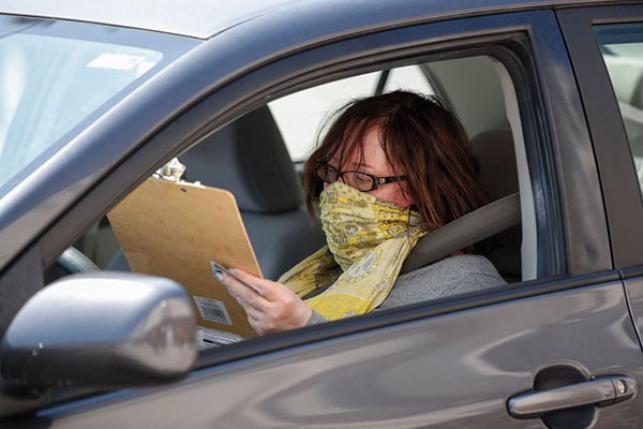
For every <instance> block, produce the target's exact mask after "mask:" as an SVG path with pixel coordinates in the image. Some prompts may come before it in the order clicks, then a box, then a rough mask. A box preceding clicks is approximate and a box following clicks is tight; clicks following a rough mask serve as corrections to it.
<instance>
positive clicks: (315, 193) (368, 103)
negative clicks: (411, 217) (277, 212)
mask: <svg viewBox="0 0 643 429" xmlns="http://www.w3.org/2000/svg"><path fill="white" fill-rule="evenodd" d="M333 118H335V119H334V120H333ZM330 119H331V121H329V122H328V123H330V126H327V127H326V128H327V131H326V132H325V133H324V137H323V139H321V143H320V144H319V145H318V147H317V148H316V149H315V151H314V152H313V153H312V155H311V156H310V158H309V159H308V161H307V162H306V165H305V166H304V188H305V194H306V205H307V207H308V210H309V212H310V213H313V208H314V206H315V202H316V201H318V199H319V194H320V192H321V191H322V189H323V182H322V181H321V180H320V179H319V178H318V177H317V169H318V167H319V166H320V165H322V164H324V163H326V162H328V161H329V160H330V159H331V158H334V157H335V156H336V155H337V156H338V158H337V159H338V160H339V165H340V166H341V165H343V163H344V159H346V157H347V156H349V155H350V154H352V153H353V151H354V150H356V149H357V150H359V155H360V156H359V159H360V160H361V161H360V162H362V161H363V147H364V135H365V134H366V132H367V131H369V130H370V129H371V128H372V127H378V128H379V130H380V133H381V136H380V137H381V142H382V146H383V149H384V153H385V154H386V158H387V161H388V162H389V164H390V165H391V167H393V170H394V171H395V172H396V173H397V174H400V175H405V176H407V177H408V179H407V180H406V181H403V182H400V185H401V188H402V191H403V192H408V194H409V195H410V196H411V197H412V198H413V199H414V200H415V207H416V209H417V210H418V212H419V213H420V214H421V216H422V218H423V220H424V222H425V223H426V224H427V226H428V228H429V230H433V229H435V228H437V227H439V226H442V225H444V224H446V223H449V222H451V221H452V220H454V219H457V218H459V217H460V216H463V215H465V214H467V213H469V212H470V211H472V210H475V209H476V208H478V207H480V206H482V205H484V204H485V203H486V201H487V197H486V193H485V191H484V190H483V188H482V186H481V184H480V182H479V178H478V176H479V174H478V163H477V161H476V159H475V157H474V155H473V153H472V151H471V148H470V146H469V142H468V139H467V136H466V133H465V131H464V129H463V128H462V125H461V124H460V122H459V121H458V120H457V119H456V118H455V116H454V115H453V114H452V113H451V112H449V111H448V110H447V109H446V108H445V107H444V106H443V104H442V103H441V102H440V101H439V100H438V99H437V98H435V97H425V96H422V95H419V94H415V93H412V92H407V91H395V92H390V93H387V94H383V95H376V96H373V97H368V98H363V99H358V100H354V101H351V102H350V103H348V104H347V105H345V106H344V107H342V108H341V109H339V110H338V111H337V112H336V113H335V114H334V115H333V116H332V117H331V118H330ZM320 134H321V133H320Z"/></svg>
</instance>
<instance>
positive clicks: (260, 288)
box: [232, 268, 290, 301]
mask: <svg viewBox="0 0 643 429" xmlns="http://www.w3.org/2000/svg"><path fill="white" fill-rule="evenodd" d="M232 272H233V274H234V275H235V276H237V277H239V279H240V280H241V281H243V282H245V283H248V284H249V285H250V286H252V287H253V288H255V289H256V290H257V292H258V293H259V294H261V296H263V297H264V298H265V299H267V300H268V301H275V300H276V299H279V297H281V296H282V294H283V293H284V292H286V291H288V292H289V291H290V289H288V288H287V287H286V286H284V285H282V284H281V283H277V282H273V281H271V280H266V279H262V278H259V277H255V276H253V275H252V274H248V273H246V272H245V271H242V270H240V269H237V268H235V269H233V270H232Z"/></svg>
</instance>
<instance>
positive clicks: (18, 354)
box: [0, 272, 197, 388]
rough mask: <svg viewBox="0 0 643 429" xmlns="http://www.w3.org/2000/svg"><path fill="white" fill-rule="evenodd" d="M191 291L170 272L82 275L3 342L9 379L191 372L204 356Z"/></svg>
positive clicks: (103, 380)
mask: <svg viewBox="0 0 643 429" xmlns="http://www.w3.org/2000/svg"><path fill="white" fill-rule="evenodd" d="M195 336H196V321H195V317H194V312H193V307H192V303H191V298H190V296H189V295H188V294H187V292H186V291H185V290H184V289H183V288H182V287H181V286H180V285H179V284H178V283H176V282H173V281H171V280H169V279H165V278H160V277H152V276H144V275H138V274H131V273H109V272H94V273H88V274H79V275H73V276H69V277H65V278H64V279H62V280H60V281H58V282H55V283H53V284H51V285H50V286H48V287H46V288H44V289H43V290H41V291H40V292H38V293H37V294H35V295H34V296H33V297H32V298H31V299H30V300H29V301H28V302H27V304H25V305H24V306H23V308H22V309H20V311H19V312H18V314H17V315H16V317H15V318H14V320H13V321H12V322H11V325H10V326H9V329H8V330H7V332H6V334H5V336H4V339H3V342H2V347H1V349H0V371H1V372H2V376H3V377H4V378H5V380H6V381H8V382H10V383H12V384H17V385H22V386H29V387H52V386H69V387H102V388H106V387H125V386H141V385H151V384H159V383H165V382H169V381H173V380H176V379H179V378H181V377H183V376H185V375H186V374H187V373H188V372H189V371H190V369H191V368H192V366H193V364H194V362H195V360H196V357H197V348H196V338H195Z"/></svg>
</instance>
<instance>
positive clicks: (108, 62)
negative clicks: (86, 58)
mask: <svg viewBox="0 0 643 429" xmlns="http://www.w3.org/2000/svg"><path fill="white" fill-rule="evenodd" d="M87 67H90V68H95V69H110V70H130V69H132V68H134V67H138V68H139V70H138V72H139V73H141V74H143V73H145V72H146V71H148V70H149V69H151V68H152V67H154V63H153V62H151V61H147V60H146V58H145V57H142V56H137V55H125V54H101V55H99V56H97V57H96V58H94V59H93V60H91V61H90V62H88V63H87Z"/></svg>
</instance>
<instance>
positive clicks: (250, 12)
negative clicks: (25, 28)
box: [0, 0, 617, 39]
mask: <svg viewBox="0 0 643 429" xmlns="http://www.w3.org/2000/svg"><path fill="white" fill-rule="evenodd" d="M614 1H617V0H614ZM597 2H603V3H604V2H605V0H461V1H454V0H406V1H404V0H357V1H351V2H346V1H345V0H190V1H189V2H186V1H185V0H106V1H99V2H95V1H87V0H65V1H52V0H20V1H16V0H0V14H10V15H21V16H32V17H46V18H59V19H69V20H74V21H84V22H94V23H100V24H106V25H115V26H121V27H130V28H138V29H145V30H153V31H160V32H164V33H173V34H179V35H183V36H189V37H195V38H199V39H208V38H211V37H212V36H214V35H216V34H218V33H220V32H222V31H225V30H226V29H229V28H232V27H235V26H237V25H240V24H243V23H244V22H246V21H250V20H253V19H255V18H258V17H260V16H263V15H267V14H272V13H275V12H278V13H288V12H289V10H290V9H292V8H291V7H289V6H293V3H297V4H299V6H301V3H305V4H306V7H307V8H310V9H311V10H313V11H314V10H315V9H326V10H328V8H333V7H336V6H338V19H347V14H346V12H350V11H351V10H354V11H355V12H356V13H357V12H359V13H364V12H365V11H366V12H368V10H369V9H370V10H373V8H380V7H385V8H398V7H400V6H401V5H402V4H406V5H408V4H412V3H415V4H417V5H422V9H423V10H424V11H425V12H426V13H424V14H423V15H424V16H425V17H427V18H430V17H431V16H435V17H441V18H444V17H454V16H460V15H470V14H474V13H494V12H500V11H512V10H524V9H532V8H540V7H548V6H554V5H555V6H561V5H568V4H569V5H571V4H584V3H597ZM289 4H290V5H289ZM340 14H341V15H340ZM311 15H312V16H314V14H311ZM318 24H319V23H318Z"/></svg>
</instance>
